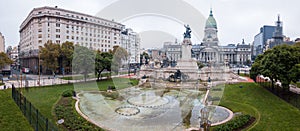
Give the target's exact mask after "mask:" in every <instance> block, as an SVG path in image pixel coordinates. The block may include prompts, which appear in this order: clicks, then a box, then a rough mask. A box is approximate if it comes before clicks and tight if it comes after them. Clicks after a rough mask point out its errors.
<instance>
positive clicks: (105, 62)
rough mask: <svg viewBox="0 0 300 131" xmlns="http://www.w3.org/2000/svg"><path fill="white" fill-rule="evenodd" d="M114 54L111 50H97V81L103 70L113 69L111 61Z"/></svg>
mask: <svg viewBox="0 0 300 131" xmlns="http://www.w3.org/2000/svg"><path fill="white" fill-rule="evenodd" d="M112 58H113V55H112V53H110V52H100V51H97V52H96V59H95V74H96V75H97V81H99V80H100V79H99V78H100V76H101V73H102V71H104V70H105V69H106V70H108V71H110V70H111V63H112Z"/></svg>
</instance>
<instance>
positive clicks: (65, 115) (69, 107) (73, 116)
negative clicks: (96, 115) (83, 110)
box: [54, 97, 103, 131]
mask: <svg viewBox="0 0 300 131" xmlns="http://www.w3.org/2000/svg"><path fill="white" fill-rule="evenodd" d="M54 112H55V115H56V117H57V119H58V120H59V119H64V123H62V126H64V127H65V128H66V129H67V130H70V131H77V130H82V131H103V129H101V128H99V127H97V126H95V125H93V124H91V123H89V122H88V121H86V120H85V119H84V118H82V117H81V116H79V114H77V112H76V111H75V110H74V102H73V101H72V99H71V98H68V97H62V98H61V100H60V101H59V102H58V103H57V105H56V106H55V109H54Z"/></svg>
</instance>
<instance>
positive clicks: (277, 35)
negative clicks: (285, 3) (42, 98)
mask: <svg viewBox="0 0 300 131" xmlns="http://www.w3.org/2000/svg"><path fill="white" fill-rule="evenodd" d="M283 38H284V36H283V32H282V21H280V16H279V15H278V19H277V21H276V27H275V31H274V33H273V36H272V40H271V42H270V43H269V48H273V47H274V46H276V45H279V44H282V43H283Z"/></svg>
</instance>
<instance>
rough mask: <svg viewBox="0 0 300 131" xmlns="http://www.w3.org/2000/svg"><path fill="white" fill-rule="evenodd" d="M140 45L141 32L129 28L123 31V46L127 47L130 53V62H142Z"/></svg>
mask: <svg viewBox="0 0 300 131" xmlns="http://www.w3.org/2000/svg"><path fill="white" fill-rule="evenodd" d="M140 46H141V41H140V37H139V34H138V33H136V32H134V31H133V30H132V29H130V28H128V29H125V30H123V31H122V33H121V47H123V48H124V49H126V51H127V52H128V54H129V59H128V63H130V64H139V63H140Z"/></svg>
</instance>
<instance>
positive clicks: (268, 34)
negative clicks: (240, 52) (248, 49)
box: [252, 25, 276, 57]
mask: <svg viewBox="0 0 300 131" xmlns="http://www.w3.org/2000/svg"><path fill="white" fill-rule="evenodd" d="M275 29H276V27H275V26H269V25H264V26H263V27H261V28H260V32H259V33H258V34H257V35H255V37H254V42H253V54H252V55H253V56H254V57H256V56H257V55H259V54H262V53H263V51H264V49H265V48H266V42H267V40H268V39H271V38H272V37H273V33H274V32H275Z"/></svg>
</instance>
